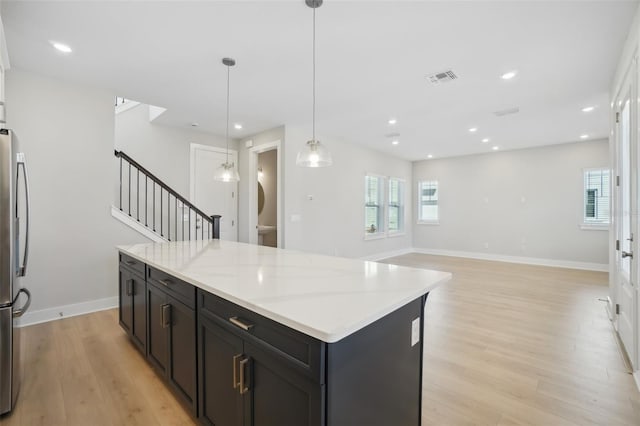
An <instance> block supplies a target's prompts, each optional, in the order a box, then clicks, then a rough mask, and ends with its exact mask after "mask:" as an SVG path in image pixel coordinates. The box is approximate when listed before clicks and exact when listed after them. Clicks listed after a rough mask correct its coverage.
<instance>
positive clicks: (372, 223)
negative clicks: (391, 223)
mask: <svg viewBox="0 0 640 426" xmlns="http://www.w3.org/2000/svg"><path fill="white" fill-rule="evenodd" d="M364 225H365V235H369V236H373V235H379V234H383V233H384V178H383V177H382V176H374V175H366V176H365V177H364Z"/></svg>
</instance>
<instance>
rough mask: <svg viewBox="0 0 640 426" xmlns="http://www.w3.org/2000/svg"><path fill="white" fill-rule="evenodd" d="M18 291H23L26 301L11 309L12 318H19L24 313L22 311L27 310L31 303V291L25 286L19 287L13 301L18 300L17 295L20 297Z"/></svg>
mask: <svg viewBox="0 0 640 426" xmlns="http://www.w3.org/2000/svg"><path fill="white" fill-rule="evenodd" d="M20 293H24V294H26V295H27V301H26V302H25V303H24V305H22V308H20V309H14V310H13V317H14V318H20V317H21V316H22V315H24V313H25V312H27V310H28V309H29V306H30V305H31V292H30V291H29V290H27V289H26V288H21V289H20V291H19V292H18V294H16V297H15V299H13V303H16V302H17V301H18V297H20Z"/></svg>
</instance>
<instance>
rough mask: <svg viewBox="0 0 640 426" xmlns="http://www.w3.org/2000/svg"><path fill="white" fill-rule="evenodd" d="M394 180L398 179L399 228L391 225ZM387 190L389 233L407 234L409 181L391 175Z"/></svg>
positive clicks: (396, 235) (390, 234)
mask: <svg viewBox="0 0 640 426" xmlns="http://www.w3.org/2000/svg"><path fill="white" fill-rule="evenodd" d="M392 181H397V182H398V198H399V200H398V225H399V226H398V230H391V226H390V219H391V214H390V212H391V182H392ZM386 190H387V197H386V198H387V199H386V209H387V215H386V224H387V235H388V236H389V237H399V236H402V235H405V234H406V228H407V223H406V222H407V218H406V213H405V212H406V209H407V202H406V198H407V197H406V194H407V181H406V180H405V179H402V178H399V177H394V176H389V178H387V185H386Z"/></svg>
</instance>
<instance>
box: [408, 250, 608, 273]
mask: <svg viewBox="0 0 640 426" xmlns="http://www.w3.org/2000/svg"><path fill="white" fill-rule="evenodd" d="M413 252H414V253H421V254H432V255H436V256H451V257H466V258H469V259H479V260H493V261H496V262H507V263H522V264H525V265H536V266H551V267H554V268H569V269H582V270H586V271H598V272H609V265H608V264H606V263H591V262H575V261H572V260H556V259H543V258H538V257H520V256H508V255H502V254H493V253H477V252H468V251H457V250H442V249H430V248H417V247H416V248H414V249H413Z"/></svg>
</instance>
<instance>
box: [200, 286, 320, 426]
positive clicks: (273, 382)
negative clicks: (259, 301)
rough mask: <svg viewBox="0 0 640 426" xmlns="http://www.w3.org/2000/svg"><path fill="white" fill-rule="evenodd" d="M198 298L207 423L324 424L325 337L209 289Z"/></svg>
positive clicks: (202, 417)
mask: <svg viewBox="0 0 640 426" xmlns="http://www.w3.org/2000/svg"><path fill="white" fill-rule="evenodd" d="M198 301H199V302H198V303H199V322H200V325H199V333H198V339H199V347H200V354H199V355H200V356H199V360H200V364H199V365H200V368H199V370H200V377H201V380H200V389H199V395H200V413H199V419H200V421H201V422H202V423H203V424H207V425H216V426H253V425H255V426H271V425H272V426H298V425H322V424H324V414H323V413H324V410H323V404H324V383H323V379H324V378H323V376H322V374H321V372H322V370H323V369H322V367H321V365H320V363H321V358H322V357H321V352H322V350H323V348H324V343H322V342H320V341H318V340H316V339H313V338H311V337H309V336H306V335H304V334H302V333H298V332H295V331H294V330H291V329H288V328H287V327H284V326H282V325H280V324H277V323H275V322H273V321H271V320H269V319H267V318H264V317H262V316H260V315H257V314H255V313H252V312H250V311H248V310H245V309H243V308H241V307H239V306H237V305H234V304H232V303H230V302H227V301H225V300H223V299H221V298H219V297H217V296H213V295H211V294H208V293H206V292H199V293H198Z"/></svg>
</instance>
